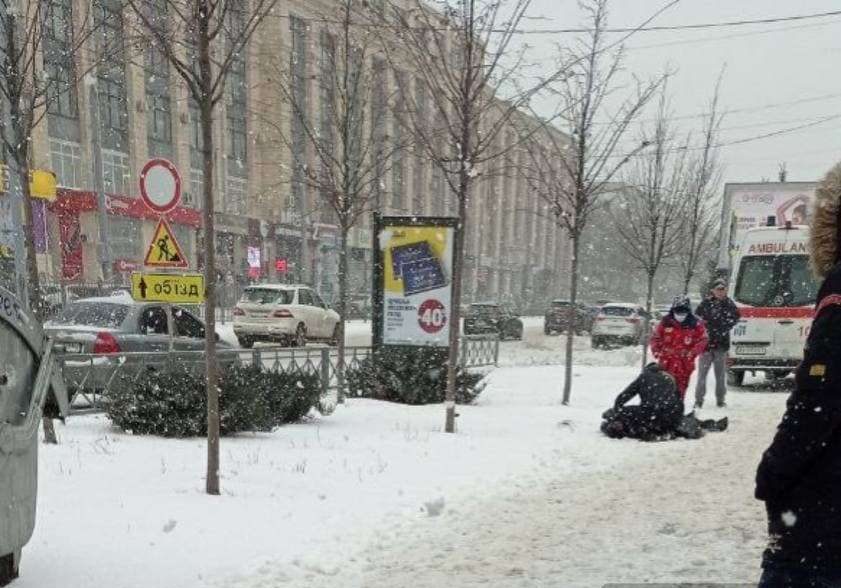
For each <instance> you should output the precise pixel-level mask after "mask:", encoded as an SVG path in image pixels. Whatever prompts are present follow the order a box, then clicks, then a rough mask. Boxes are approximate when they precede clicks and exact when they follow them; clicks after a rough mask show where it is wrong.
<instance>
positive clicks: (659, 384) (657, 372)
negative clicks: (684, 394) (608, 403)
mask: <svg viewBox="0 0 841 588" xmlns="http://www.w3.org/2000/svg"><path fill="white" fill-rule="evenodd" d="M635 396H639V397H640V403H639V405H638V406H625V405H626V404H627V403H628V402H630V401H631V400H632V399H633V398H634V397H635ZM603 416H604V418H605V421H604V422H603V423H602V432H603V433H604V434H605V435H607V436H608V437H615V438H622V437H632V438H634V439H643V440H651V439H657V438H658V437H662V436H673V435H674V433H675V432H676V431H677V428H678V426H679V425H680V421H681V418H682V417H683V401H682V400H681V399H680V396H679V395H678V391H677V386H676V385H675V380H674V378H673V377H672V376H671V375H670V374H669V373H667V372H666V371H665V370H663V369H662V368H661V367H660V366H659V365H657V364H656V363H650V364H648V365H647V366H645V369H644V370H643V371H642V373H641V374H640V375H639V377H638V378H637V379H636V380H634V381H633V382H631V384H630V386H628V387H627V388H625V390H623V391H622V392H621V393H620V394H619V396H617V397H616V402H614V404H613V408H612V409H611V410H608V411H607V412H606V413H605V414H604V415H603Z"/></svg>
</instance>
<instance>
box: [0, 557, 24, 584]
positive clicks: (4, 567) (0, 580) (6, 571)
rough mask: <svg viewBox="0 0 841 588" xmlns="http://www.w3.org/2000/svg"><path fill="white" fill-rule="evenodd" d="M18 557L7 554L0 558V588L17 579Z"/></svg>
mask: <svg viewBox="0 0 841 588" xmlns="http://www.w3.org/2000/svg"><path fill="white" fill-rule="evenodd" d="M19 559H20V556H17V557H16V556H15V554H14V553H9V554H7V555H4V556H3V557H0V586H6V585H8V584H9V583H11V582H12V580H14V579H15V578H17V577H18V562H19Z"/></svg>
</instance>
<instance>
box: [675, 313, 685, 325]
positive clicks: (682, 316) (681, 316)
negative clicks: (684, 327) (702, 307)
mask: <svg viewBox="0 0 841 588" xmlns="http://www.w3.org/2000/svg"><path fill="white" fill-rule="evenodd" d="M686 316H687V314H686V313H685V312H676V313H675V320H676V321H677V322H679V323H682V322H683V321H685V320H686Z"/></svg>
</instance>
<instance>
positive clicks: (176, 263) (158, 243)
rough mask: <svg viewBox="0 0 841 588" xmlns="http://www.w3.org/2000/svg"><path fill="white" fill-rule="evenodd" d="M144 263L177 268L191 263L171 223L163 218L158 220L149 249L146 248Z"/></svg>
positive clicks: (152, 265)
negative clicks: (188, 261)
mask: <svg viewBox="0 0 841 588" xmlns="http://www.w3.org/2000/svg"><path fill="white" fill-rule="evenodd" d="M143 265H146V266H148V267H176V268H185V267H187V266H188V265H189V264H188V263H187V257H186V256H185V255H184V251H183V250H182V249H181V245H179V244H178V241H177V240H176V239H175V234H174V233H173V232H172V229H171V228H170V226H169V223H168V222H166V220H165V219H163V218H162V219H161V220H160V221H158V226H157V228H156V229H155V234H154V235H153V236H152V242H151V243H149V249H147V250H146V258H145V259H144V260H143Z"/></svg>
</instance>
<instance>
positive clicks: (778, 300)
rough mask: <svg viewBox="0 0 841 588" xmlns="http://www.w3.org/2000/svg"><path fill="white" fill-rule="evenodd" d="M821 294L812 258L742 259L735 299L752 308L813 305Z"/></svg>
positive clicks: (759, 257) (766, 257) (784, 256)
mask: <svg viewBox="0 0 841 588" xmlns="http://www.w3.org/2000/svg"><path fill="white" fill-rule="evenodd" d="M817 293H818V283H817V282H816V281H815V278H814V276H813V275H812V272H811V271H810V269H809V256H807V255H755V256H746V257H743V258H742V263H741V264H740V266H739V275H738V278H737V280H736V293H735V296H734V298H735V299H736V302H741V303H742V304H748V305H750V306H765V307H781V306H809V305H812V304H814V303H815V297H816V296H817Z"/></svg>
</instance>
